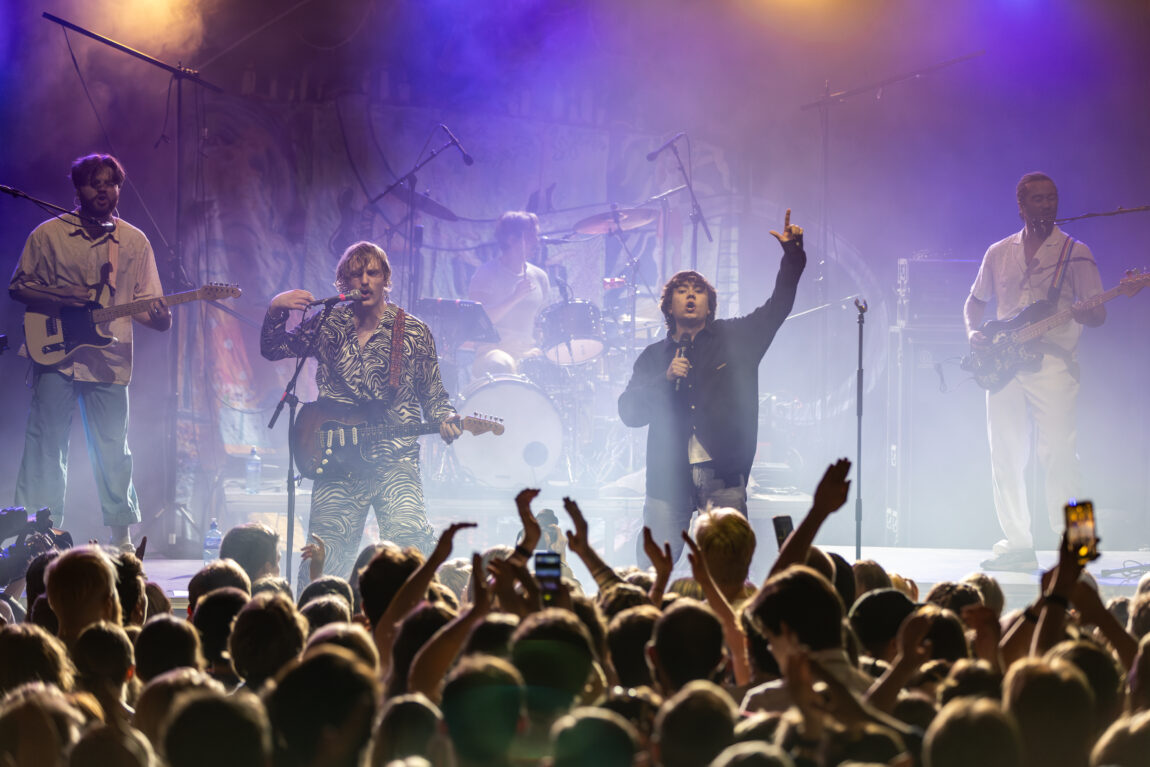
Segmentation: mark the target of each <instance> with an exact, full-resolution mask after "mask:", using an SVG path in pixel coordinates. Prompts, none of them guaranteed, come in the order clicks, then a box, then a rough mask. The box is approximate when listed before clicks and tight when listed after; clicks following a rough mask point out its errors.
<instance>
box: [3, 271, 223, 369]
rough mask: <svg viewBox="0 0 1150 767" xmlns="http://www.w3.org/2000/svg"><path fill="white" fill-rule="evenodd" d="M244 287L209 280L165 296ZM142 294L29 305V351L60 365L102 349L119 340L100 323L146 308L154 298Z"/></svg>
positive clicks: (173, 298) (197, 296) (219, 294)
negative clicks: (42, 308) (104, 302)
mask: <svg viewBox="0 0 1150 767" xmlns="http://www.w3.org/2000/svg"><path fill="white" fill-rule="evenodd" d="M241 295H243V291H241V290H240V289H239V287H237V286H235V285H225V284H222V283H210V284H208V285H204V286H203V287H202V288H200V289H199V290H189V291H186V292H184V293H173V294H172V295H170V296H164V300H165V301H166V302H167V303H168V306H175V305H176V304H182V303H186V302H188V301H216V300H218V299H221V298H239V297H240V296H241ZM155 300H156V299H154V298H142V299H140V300H139V301H132V302H131V303H127V304H118V305H116V306H108V307H105V306H101V305H100V304H98V303H95V302H93V303H90V304H88V305H87V306H61V307H59V309H57V310H55V311H53V312H52V313H48V314H45V313H42V312H38V311H33V310H31V309H29V310H28V311H26V312H24V339H25V341H26V342H27V344H28V354H29V356H31V357H32V359H33V360H35V361H36V362H38V363H40V364H41V365H50V366H51V365H61V364H63V363H65V362H67V361H68V360H69V359H70V358H71V356H72V355H73V354H75V353H76V352H77V351H78V350H80V349H99V348H100V347H103V346H107V345H108V344H111V343H114V342H115V341H116V339H115V337H114V336H112V335H109V334H108V333H105V332H104V331H103V330H102V329H101V328H100V326H101V325H103V324H105V323H108V322H111V321H112V320H114V319H117V318H119V317H128V316H131V315H133V314H139V313H140V312H143V311H146V310H147V308H148V306H149V305H150V304H151V303H152V302H153V301H155Z"/></svg>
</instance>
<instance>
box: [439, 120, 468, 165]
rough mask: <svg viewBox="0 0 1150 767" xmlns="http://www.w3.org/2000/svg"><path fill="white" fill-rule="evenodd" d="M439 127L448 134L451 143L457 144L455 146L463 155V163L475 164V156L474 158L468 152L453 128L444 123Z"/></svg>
mask: <svg viewBox="0 0 1150 767" xmlns="http://www.w3.org/2000/svg"><path fill="white" fill-rule="evenodd" d="M439 127H440V128H443V132H444V133H446V134H447V137H448V138H449V139H451V143H452V144H455V148H456V149H458V150H459V153H460V154H461V155H463V164H464V165H474V164H475V158H473V157H472V156H471V155H469V154H468V153H467V150H466V149H464V148H463V144H460V143H459V139H457V138H456V137H455V134H454V133H452V132H451V128H448V127H447V126H446V125H444V124H443V123H440V124H439Z"/></svg>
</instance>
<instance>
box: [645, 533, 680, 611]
mask: <svg viewBox="0 0 1150 767" xmlns="http://www.w3.org/2000/svg"><path fill="white" fill-rule="evenodd" d="M643 553H644V554H646V555H647V559H649V560H651V567H652V568H654V570H655V579H654V581H652V583H651V590H650V591H649V592H648V596H649V597H650V598H651V604H653V605H655V607H661V606H662V605H663V594H664V593H665V592H666V590H667V583H669V582H670V580H671V570H673V569H674V568H675V560H674V558H673V556H672V555H671V544H670V543H668V542H666V541H664V542H663V546H662V547H661V548H660V546H659V544H658V543H656V542H655V536H654V535H652V533H651V528H649V527H644V528H643Z"/></svg>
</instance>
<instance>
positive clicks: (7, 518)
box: [0, 506, 72, 586]
mask: <svg viewBox="0 0 1150 767" xmlns="http://www.w3.org/2000/svg"><path fill="white" fill-rule="evenodd" d="M12 536H16V541H15V542H14V543H12V544H11V545H10V546H8V547H7V548H5V549H3V550H0V586H6V585H7V584H9V583H11V582H12V581H14V580H16V579H17V578H23V577H24V572H25V571H26V570H27V569H28V563H29V562H31V561H32V558H33V557H35V556H36V555H37V554H40V553H42V552H45V551H48V550H50V549H53V548H57V549H70V548H72V534H71V533H68V532H66V531H64V530H57V529H56V528H54V527H52V510H51V509H49V508H48V507H47V506H45V507H44V508H42V509H40V510H39V511H37V512H36V519H35V520H29V519H28V512H27V510H26V509H25V508H24V507H23V506H10V507H8V508H5V509H0V543H3V542H4V541H5V540H7V539H8V538H11V537H12Z"/></svg>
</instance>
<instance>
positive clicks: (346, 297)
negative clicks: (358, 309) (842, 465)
mask: <svg viewBox="0 0 1150 767" xmlns="http://www.w3.org/2000/svg"><path fill="white" fill-rule="evenodd" d="M363 300H364V296H363V293H360V292H359V291H358V290H349V291H348V292H347V293H340V294H339V295H335V296H328V297H327V298H320V299H317V300H315V301H309V302H308V306H309V307H312V306H320V305H322V306H335V305H336V304H342V303H343V302H344V301H363Z"/></svg>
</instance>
